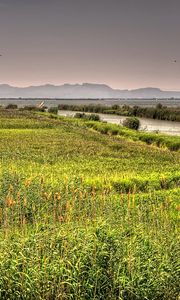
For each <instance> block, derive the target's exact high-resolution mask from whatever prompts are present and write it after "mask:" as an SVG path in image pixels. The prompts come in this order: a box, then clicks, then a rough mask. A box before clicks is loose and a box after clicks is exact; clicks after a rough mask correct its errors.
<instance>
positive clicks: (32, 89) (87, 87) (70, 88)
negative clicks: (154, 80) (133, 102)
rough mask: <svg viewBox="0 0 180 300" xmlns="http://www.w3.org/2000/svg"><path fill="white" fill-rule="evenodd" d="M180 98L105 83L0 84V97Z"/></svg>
mask: <svg viewBox="0 0 180 300" xmlns="http://www.w3.org/2000/svg"><path fill="white" fill-rule="evenodd" d="M171 97H173V98H180V91H163V90H161V89H158V88H151V87H150V88H149V87H148V88H139V89H134V90H119V89H113V88H111V87H109V86H108V85H105V84H93V83H83V84H63V85H51V84H45V85H40V86H29V87H13V86H10V85H8V84H0V98H64V99H66V98H67V99H68V98H72V99H73V98H74V99H76V98H85V99H87V98H147V99H151V98H171Z"/></svg>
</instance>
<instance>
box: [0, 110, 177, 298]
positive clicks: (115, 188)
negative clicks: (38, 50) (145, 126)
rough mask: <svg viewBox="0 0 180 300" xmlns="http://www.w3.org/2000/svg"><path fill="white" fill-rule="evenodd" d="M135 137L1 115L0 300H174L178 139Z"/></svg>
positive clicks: (37, 117)
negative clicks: (149, 139)
mask: <svg viewBox="0 0 180 300" xmlns="http://www.w3.org/2000/svg"><path fill="white" fill-rule="evenodd" d="M107 127H108V129H107ZM104 128H106V129H104ZM144 135H145V134H144ZM140 136H143V133H141V134H140V133H135V132H133V131H130V130H128V129H125V128H120V127H119V126H117V125H112V126H111V125H109V124H108V125H107V124H103V123H98V122H87V121H82V120H76V119H66V118H59V117H53V116H52V115H48V114H43V113H42V114H38V113H33V112H25V111H16V112H14V111H7V110H6V111H5V110H1V111H0V163H1V168H0V299H10V300H11V299H14V300H16V299H28V300H30V299H35V300H40V299H48V300H50V299H52V300H53V299H62V300H65V299H76V300H78V299H87V300H88V299H94V300H95V299H96V300H98V299H105V300H106V299H112V300H117V299H119V300H129V299H132V300H136V299H138V300H161V299H162V300H163V299H164V300H165V299H166V300H171V299H172V300H178V299H179V297H180V284H179V278H180V264H179V254H180V244H179V232H178V230H179V214H180V202H179V198H180V168H179V166H180V153H179V147H178V146H177V145H179V144H180V138H179V137H166V136H158V135H153V134H151V141H152V142H148V141H147V140H146V139H144V140H143V138H140ZM157 139H160V140H161V142H159V143H157ZM154 141H155V142H154ZM148 144H151V145H148ZM172 145H173V146H172ZM172 150H173V151H172Z"/></svg>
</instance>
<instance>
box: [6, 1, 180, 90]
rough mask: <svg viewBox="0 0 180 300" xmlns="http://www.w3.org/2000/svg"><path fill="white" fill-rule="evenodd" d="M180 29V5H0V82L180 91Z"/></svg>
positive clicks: (26, 84) (131, 2) (81, 2)
mask: <svg viewBox="0 0 180 300" xmlns="http://www.w3.org/2000/svg"><path fill="white" fill-rule="evenodd" d="M179 29H180V0H51V1H50V0H0V54H2V56H0V83H7V84H11V85H14V86H29V85H39V84H46V83H50V84H56V85H60V84H64V83H73V84H75V83H82V82H92V83H104V84H108V85H110V86H111V87H113V88H119V89H135V88H139V87H159V88H161V89H164V90H180V33H179ZM174 60H176V62H174Z"/></svg>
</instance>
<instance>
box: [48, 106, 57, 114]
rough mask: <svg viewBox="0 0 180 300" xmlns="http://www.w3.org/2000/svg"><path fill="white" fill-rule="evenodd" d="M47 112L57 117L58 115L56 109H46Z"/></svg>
mask: <svg viewBox="0 0 180 300" xmlns="http://www.w3.org/2000/svg"><path fill="white" fill-rule="evenodd" d="M48 112H49V113H51V114H55V115H57V114H58V107H50V108H49V109H48Z"/></svg>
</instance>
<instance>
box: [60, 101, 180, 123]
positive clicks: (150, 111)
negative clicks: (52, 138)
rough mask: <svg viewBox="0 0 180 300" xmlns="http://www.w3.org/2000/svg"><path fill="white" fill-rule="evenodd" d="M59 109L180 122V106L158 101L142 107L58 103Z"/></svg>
mask: <svg viewBox="0 0 180 300" xmlns="http://www.w3.org/2000/svg"><path fill="white" fill-rule="evenodd" d="M58 109H59V110H72V111H82V112H91V113H104V114H115V115H121V116H134V117H140V118H151V119H157V120H167V121H177V122H180V108H179V107H176V108H173V107H166V106H163V105H162V104H161V103H158V104H157V105H156V107H140V106H137V105H136V106H128V105H122V106H119V105H112V106H103V105H92V104H90V105H68V104H60V105H58Z"/></svg>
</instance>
